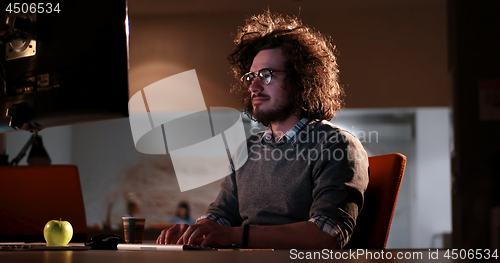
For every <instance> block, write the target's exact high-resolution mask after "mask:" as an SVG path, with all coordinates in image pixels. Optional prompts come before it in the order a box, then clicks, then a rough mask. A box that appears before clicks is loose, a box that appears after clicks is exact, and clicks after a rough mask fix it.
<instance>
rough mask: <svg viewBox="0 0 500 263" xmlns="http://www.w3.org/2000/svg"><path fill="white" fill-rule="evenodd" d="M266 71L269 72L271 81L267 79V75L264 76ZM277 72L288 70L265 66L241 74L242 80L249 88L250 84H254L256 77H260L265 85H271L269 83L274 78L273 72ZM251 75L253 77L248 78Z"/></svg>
mask: <svg viewBox="0 0 500 263" xmlns="http://www.w3.org/2000/svg"><path fill="white" fill-rule="evenodd" d="M265 71H268V72H269V81H265V80H266V79H267V77H265V76H264V73H265ZM275 72H286V71H285V70H277V69H270V68H263V69H259V70H256V71H250V72H247V73H245V74H244V75H243V76H241V78H240V80H241V83H243V85H244V86H245V87H247V88H249V87H250V85H252V83H253V82H254V81H255V79H256V78H258V79H259V81H260V83H262V84H264V85H269V83H271V81H272V80H273V74H274V73H275ZM250 76H251V77H252V78H251V79H248V80H247V78H248V77H250Z"/></svg>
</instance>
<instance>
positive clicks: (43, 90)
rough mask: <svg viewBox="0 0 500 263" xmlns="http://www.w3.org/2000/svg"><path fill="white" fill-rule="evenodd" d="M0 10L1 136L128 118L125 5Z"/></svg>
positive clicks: (118, 0)
mask: <svg viewBox="0 0 500 263" xmlns="http://www.w3.org/2000/svg"><path fill="white" fill-rule="evenodd" d="M1 8H2V10H1V11H0V12H3V10H7V11H6V12H5V13H4V14H3V15H2V14H0V25H1V26H0V42H2V43H1V44H0V133H4V132H9V131H13V130H15V129H24V130H41V129H43V128H46V127H52V126H60V125H68V124H74V123H80V122H88V121H97V120H105V119H111V118H119V117H126V116H128V19H127V3H126V0H106V1H96V0H90V1H72V0H62V1H57V2H53V3H52V4H50V8H49V3H48V2H47V3H39V2H33V3H29V2H28V3H26V2H24V3H13V2H12V3H8V2H5V3H3V4H2V6H1Z"/></svg>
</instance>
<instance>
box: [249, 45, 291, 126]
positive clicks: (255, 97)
mask: <svg viewBox="0 0 500 263" xmlns="http://www.w3.org/2000/svg"><path fill="white" fill-rule="evenodd" d="M285 62H286V57H285V56H284V55H283V52H282V51H281V48H273V49H264V50H262V51H260V52H259V53H257V55H256V56H255V58H254V59H253V63H252V66H251V68H250V71H252V72H256V71H259V70H261V69H263V68H267V69H271V70H278V71H283V70H284V69H285ZM285 76H286V73H285V72H274V73H273V74H272V77H271V82H270V83H269V84H267V85H265V84H262V82H260V80H259V79H258V78H256V79H255V80H254V81H253V82H252V84H251V85H250V87H249V89H250V94H251V96H252V106H253V116H254V118H255V119H257V121H260V122H275V121H283V120H285V119H287V118H288V117H289V116H290V115H292V114H293V112H292V111H293V108H294V103H293V101H292V100H291V99H289V96H288V94H287V92H286V87H284V84H283V80H284V79H285Z"/></svg>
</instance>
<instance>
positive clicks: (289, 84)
mask: <svg viewBox="0 0 500 263" xmlns="http://www.w3.org/2000/svg"><path fill="white" fill-rule="evenodd" d="M235 43H236V48H235V49H234V51H233V53H232V54H230V55H229V57H228V59H229V61H230V63H231V68H232V71H233V74H234V76H235V77H236V78H237V79H240V78H241V76H243V74H245V73H247V72H248V71H249V70H250V67H251V65H252V63H253V59H254V57H255V56H256V55H257V53H259V52H260V51H261V50H264V49H272V48H281V49H282V51H283V54H284V55H285V57H286V58H287V62H286V64H285V71H286V72H287V73H286V77H285V80H284V87H285V89H286V90H287V91H289V92H291V94H290V96H291V98H292V99H293V101H295V102H296V103H295V108H294V110H293V112H299V115H300V116H297V117H299V118H308V119H310V120H313V119H320V120H331V119H332V118H333V117H334V116H335V113H336V112H337V111H338V110H339V109H341V108H342V106H343V97H344V92H343V89H342V87H341V86H340V84H339V81H338V74H339V70H338V64H337V58H336V56H335V53H336V49H335V46H334V45H332V43H331V38H330V37H329V36H327V35H323V34H321V33H320V32H318V31H315V30H314V29H312V28H309V27H307V26H306V25H303V24H302V22H301V21H300V20H299V19H298V18H297V17H291V16H283V15H280V14H274V13H271V12H270V11H269V10H267V11H266V12H264V13H262V14H259V15H256V16H252V17H250V18H249V19H247V21H246V24H245V25H244V26H242V27H240V28H239V30H238V34H237V35H236V38H235ZM231 91H232V92H235V93H237V94H240V95H241V99H242V102H243V105H244V109H243V110H244V112H245V113H246V114H247V115H248V116H249V117H250V118H252V119H255V118H254V117H253V107H252V100H251V97H250V90H249V89H248V87H245V86H244V85H243V84H242V83H241V82H239V83H238V84H236V85H234V86H233V88H232V90H231ZM263 124H264V125H268V123H263Z"/></svg>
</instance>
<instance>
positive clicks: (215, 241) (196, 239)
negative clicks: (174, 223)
mask: <svg viewBox="0 0 500 263" xmlns="http://www.w3.org/2000/svg"><path fill="white" fill-rule="evenodd" d="M165 240H168V238H166V239H165ZM242 241H243V227H230V226H224V225H219V224H217V223H215V222H214V221H212V220H210V219H204V220H202V221H200V222H199V223H198V224H195V225H192V226H189V227H187V228H186V229H185V232H184V234H183V235H182V236H181V237H180V238H179V240H178V241H177V244H190V245H201V246H207V247H223V246H230V245H232V244H236V245H242ZM338 246H339V244H338V242H337V240H336V239H335V238H334V237H332V236H330V235H328V234H327V233H325V232H323V231H321V230H320V229H319V228H318V226H316V224H314V223H312V222H307V221H306V222H298V223H293V224H287V225H278V226H252V227H250V230H249V235H248V247H250V248H288V249H289V248H298V249H307V248H315V249H317V248H329V249H335V248H338Z"/></svg>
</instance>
